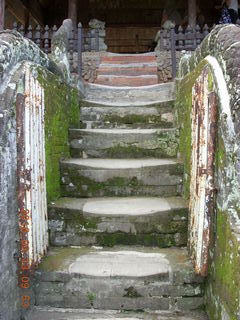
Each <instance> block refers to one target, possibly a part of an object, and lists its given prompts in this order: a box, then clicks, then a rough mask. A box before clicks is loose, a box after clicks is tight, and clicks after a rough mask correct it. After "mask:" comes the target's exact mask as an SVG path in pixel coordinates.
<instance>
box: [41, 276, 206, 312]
mask: <svg viewBox="0 0 240 320" xmlns="http://www.w3.org/2000/svg"><path fill="white" fill-rule="evenodd" d="M166 281H167V275H166V276H165V277H164V275H163V278H162V279H161V278H159V279H158V280H155V282H153V281H152V280H150V279H149V280H148V279H147V278H146V279H122V278H119V279H111V278H89V277H84V276H81V278H79V277H72V278H71V279H65V280H64V276H62V277H61V279H60V281H57V282H44V281H41V283H39V282H37V285H36V288H37V295H36V304H37V305H42V306H44V305H48V306H51V307H64V308H76V309H78V308H79V309H85V308H86V309H90V308H94V309H112V310H144V309H149V310H171V311H175V310H178V309H179V310H194V309H197V308H200V307H202V306H203V298H202V295H203V293H202V286H201V284H181V283H180V284H177V283H176V284H174V285H173V284H172V283H169V282H166Z"/></svg>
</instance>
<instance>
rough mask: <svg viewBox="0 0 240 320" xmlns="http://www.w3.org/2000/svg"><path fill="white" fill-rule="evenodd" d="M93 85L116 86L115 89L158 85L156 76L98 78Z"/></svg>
mask: <svg viewBox="0 0 240 320" xmlns="http://www.w3.org/2000/svg"><path fill="white" fill-rule="evenodd" d="M95 83H98V84H102V85H107V86H116V87H124V86H127V87H140V86H150V85H153V84H157V83H158V77H157V75H153V76H148V77H145V76H139V77H121V76H98V77H97V80H96V82H95Z"/></svg>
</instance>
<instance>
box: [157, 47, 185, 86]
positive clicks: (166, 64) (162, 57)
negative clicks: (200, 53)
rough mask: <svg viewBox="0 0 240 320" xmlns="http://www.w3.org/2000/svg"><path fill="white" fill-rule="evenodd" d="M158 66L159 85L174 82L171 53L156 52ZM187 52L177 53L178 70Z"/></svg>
mask: <svg viewBox="0 0 240 320" xmlns="http://www.w3.org/2000/svg"><path fill="white" fill-rule="evenodd" d="M155 53H156V57H157V64H158V80H159V83H165V82H169V81H171V80H172V57H171V51H160V50H156V51H155ZM185 54H186V52H185V51H177V52H176V58H177V68H178V65H179V61H180V59H181V57H182V56H183V55H185Z"/></svg>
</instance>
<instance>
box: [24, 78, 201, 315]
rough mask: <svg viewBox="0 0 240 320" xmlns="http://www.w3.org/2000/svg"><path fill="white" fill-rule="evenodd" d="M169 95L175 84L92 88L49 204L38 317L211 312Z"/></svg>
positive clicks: (38, 282) (38, 287) (38, 278)
mask: <svg viewBox="0 0 240 320" xmlns="http://www.w3.org/2000/svg"><path fill="white" fill-rule="evenodd" d="M173 101H174V84H173V83H169V84H162V85H153V86H145V87H134V88H124V87H119V88H116V87H106V86H102V85H97V84H89V85H88V86H87V88H86V100H85V101H84V102H83V103H82V107H81V117H80V118H81V129H70V131H69V139H70V148H71V155H72V158H71V159H66V160H64V161H62V162H61V163H60V169H61V182H62V196H63V198H61V199H59V200H57V201H56V202H55V203H52V204H51V205H50V206H49V230H50V243H51V248H50V250H49V252H48V254H47V256H46V257H45V258H44V259H43V261H42V263H41V264H40V266H39V268H38V270H37V272H36V275H35V276H36V280H35V282H36V285H35V294H36V305H37V306H38V307H36V308H35V309H34V310H33V313H32V315H31V319H32V320H33V319H45V318H46V319H105V318H109V317H110V318H114V319H124V320H129V319H131V318H132V319H135V320H136V319H155V318H156V319H159V320H161V319H163V320H165V319H172V320H175V319H176V320H177V319H179V320H180V319H186V320H193V319H206V316H205V315H204V314H203V313H201V311H199V309H201V308H203V286H204V283H203V278H201V277H199V276H197V275H195V273H194V270H193V266H192V264H191V262H190V260H189V258H188V253H187V250H186V245H187V226H188V209H187V203H186V202H185V201H184V200H183V199H182V198H181V187H182V175H183V167H182V164H181V163H179V161H178V159H177V145H178V132H177V130H176V129H175V128H174V117H173ZM62 308H63V309H62ZM80 309H84V310H85V311H81V310H80ZM87 309H88V310H91V311H89V312H88V311H87ZM94 310H98V311H94ZM107 310H115V311H111V312H110V311H107ZM193 310H194V311H193ZM196 310H197V311H196ZM130 311H131V312H138V311H148V313H137V314H134V313H133V314H132V313H131V312H130ZM129 312H130V313H129ZM152 312H154V314H152ZM155 312H157V313H155ZM29 319H30V318H29Z"/></svg>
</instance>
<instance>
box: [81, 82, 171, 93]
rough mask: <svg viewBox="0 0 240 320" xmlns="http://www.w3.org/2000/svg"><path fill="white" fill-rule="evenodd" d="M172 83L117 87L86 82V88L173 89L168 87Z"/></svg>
mask: <svg viewBox="0 0 240 320" xmlns="http://www.w3.org/2000/svg"><path fill="white" fill-rule="evenodd" d="M171 85H173V82H168V83H157V84H151V85H147V86H141V87H138V86H137V87H127V86H126V87H125V86H122V87H115V86H109V85H102V84H98V83H86V85H85V86H86V88H87V89H88V90H91V89H104V90H105V89H107V90H113V91H115V90H116V91H120V90H124V91H126V90H138V91H140V90H141V91H142V90H143V89H147V90H148V89H160V88H161V87H166V89H165V90H171V89H172V88H167V87H170V86H171Z"/></svg>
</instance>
